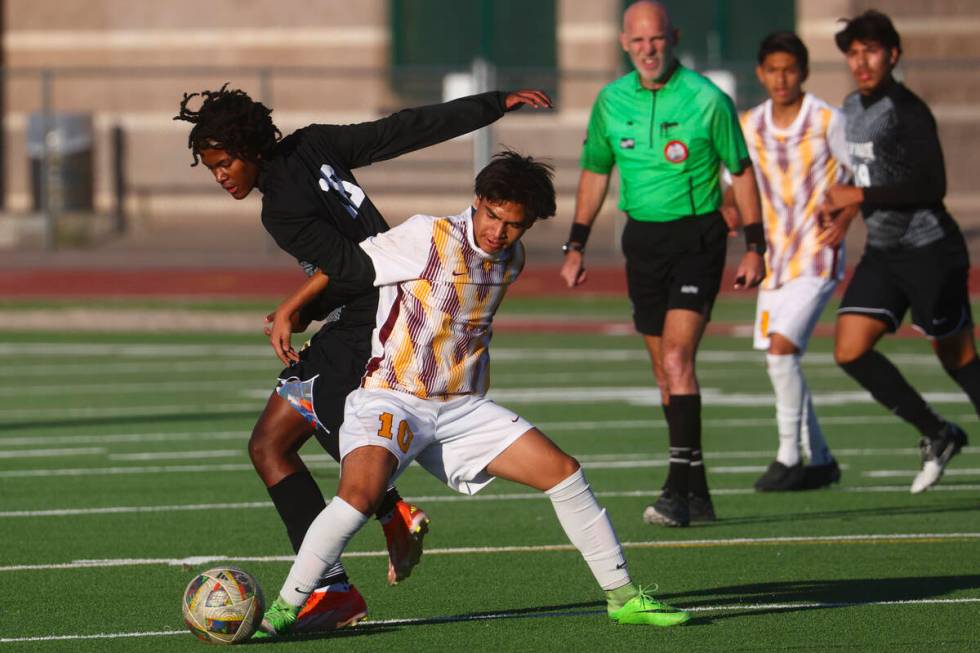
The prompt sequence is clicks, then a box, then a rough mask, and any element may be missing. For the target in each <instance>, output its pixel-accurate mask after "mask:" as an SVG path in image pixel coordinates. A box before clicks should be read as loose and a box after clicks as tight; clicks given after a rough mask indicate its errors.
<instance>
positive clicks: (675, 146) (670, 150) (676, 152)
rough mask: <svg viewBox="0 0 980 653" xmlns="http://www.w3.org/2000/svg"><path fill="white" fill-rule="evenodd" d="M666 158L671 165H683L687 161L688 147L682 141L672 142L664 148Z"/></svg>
mask: <svg viewBox="0 0 980 653" xmlns="http://www.w3.org/2000/svg"><path fill="white" fill-rule="evenodd" d="M664 157H665V158H666V159H667V160H668V161H670V162H671V163H681V162H682V161H686V160H687V145H684V143H682V142H680V141H671V142H669V143H667V146H666V147H664Z"/></svg>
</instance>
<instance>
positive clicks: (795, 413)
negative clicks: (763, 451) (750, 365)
mask: <svg viewBox="0 0 980 653" xmlns="http://www.w3.org/2000/svg"><path fill="white" fill-rule="evenodd" d="M766 369H767V371H768V372H769V380H770V381H772V389H773V391H774V392H775V394H776V428H777V429H778V431H779V451H778V452H776V460H777V461H778V462H781V463H782V464H784V465H786V466H787V467H792V466H793V465H795V464H797V463H798V462H800V423H801V422H802V420H803V398H804V395H805V394H806V382H805V381H804V380H803V370H801V369H800V356H799V354H789V355H785V356H777V355H775V354H766Z"/></svg>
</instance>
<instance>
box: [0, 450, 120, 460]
mask: <svg viewBox="0 0 980 653" xmlns="http://www.w3.org/2000/svg"><path fill="white" fill-rule="evenodd" d="M105 452H106V450H105V449H104V448H102V447H87V448H78V449H21V450H19V451H0V458H57V457H69V456H97V455H99V454H104V453H105Z"/></svg>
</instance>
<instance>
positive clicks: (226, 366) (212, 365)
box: [0, 357, 282, 379]
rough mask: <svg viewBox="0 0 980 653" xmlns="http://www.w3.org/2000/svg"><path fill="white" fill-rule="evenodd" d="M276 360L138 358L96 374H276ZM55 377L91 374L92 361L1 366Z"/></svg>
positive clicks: (2, 373) (12, 373)
mask: <svg viewBox="0 0 980 653" xmlns="http://www.w3.org/2000/svg"><path fill="white" fill-rule="evenodd" d="M281 367H282V366H281V364H279V362H278V361H272V362H270V361H269V360H268V357H266V358H265V359H263V360H254V361H252V360H241V361H222V360H213V361H211V360H208V361H173V362H171V361H167V360H160V361H141V362H139V363H105V362H100V363H99V370H98V373H99V376H103V377H105V376H109V375H112V376H116V375H122V374H138V375H140V376H145V375H146V374H148V373H150V372H152V373H154V374H162V373H172V374H180V373H182V372H192V373H198V372H211V373H214V372H242V371H255V372H269V373H270V374H277V373H278V372H279V370H280V369H281ZM55 375H57V376H58V377H67V376H86V377H91V376H92V364H91V363H84V364H69V365H37V366H35V367H13V366H11V367H6V368H2V369H0V378H4V377H13V378H17V379H25V378H30V377H51V376H55Z"/></svg>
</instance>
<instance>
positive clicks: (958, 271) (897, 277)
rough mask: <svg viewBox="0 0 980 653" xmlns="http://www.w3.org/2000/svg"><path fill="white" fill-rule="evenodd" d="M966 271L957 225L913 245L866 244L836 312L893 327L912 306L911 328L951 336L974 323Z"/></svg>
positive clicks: (966, 260) (966, 256) (930, 334)
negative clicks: (883, 246)
mask: <svg viewBox="0 0 980 653" xmlns="http://www.w3.org/2000/svg"><path fill="white" fill-rule="evenodd" d="M969 272H970V255H969V253H968V252H967V249H966V244H965V243H964V242H963V236H962V234H961V233H960V232H959V230H958V229H957V230H956V231H954V232H952V233H949V234H947V235H946V236H945V237H944V238H943V239H942V240H938V241H936V242H934V243H930V244H929V245H925V246H924V247H917V248H915V249H904V250H897V251H891V250H880V249H874V248H871V247H868V248H867V249H865V252H864V256H862V257H861V261H860V263H858V265H857V267H856V268H855V269H854V276H853V277H852V278H851V283H850V285H848V287H847V290H846V291H845V292H844V297H843V298H842V299H841V303H840V308H839V309H838V311H837V313H838V315H841V314H847V313H852V314H858V315H866V316H868V317H872V318H875V319H877V320H880V321H882V322H884V323H885V324H886V325H888V330H889V331H895V330H896V329H897V328H898V327H899V325H900V324H901V323H902V320H903V319H904V317H905V311H907V310H909V309H910V308H911V310H912V326H913V327H915V328H916V329H917V330H918V331H921V332H922V333H924V334H925V335H926V336H928V337H929V338H945V337H947V336H951V335H955V334H956V333H958V332H960V331H961V330H962V329H963V328H965V327H968V326H971V325H972V324H973V313H972V311H971V310H970V296H969V290H968V287H967V282H968V278H969Z"/></svg>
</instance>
